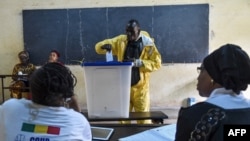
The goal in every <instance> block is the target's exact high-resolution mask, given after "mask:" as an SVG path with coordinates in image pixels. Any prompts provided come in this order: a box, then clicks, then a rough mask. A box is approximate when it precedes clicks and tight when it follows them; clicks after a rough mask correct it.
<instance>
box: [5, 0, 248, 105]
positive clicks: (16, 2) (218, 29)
mask: <svg viewBox="0 0 250 141" xmlns="http://www.w3.org/2000/svg"><path fill="white" fill-rule="evenodd" d="M201 3H208V4H209V8H210V13H209V51H210V52H211V51H213V50H215V49H216V48H218V47H219V46H221V45H223V44H226V43H234V44H238V45H240V46H241V47H242V48H243V49H245V50H246V51H247V52H248V53H249V54H250V47H249V44H250V40H249V37H250V28H249V25H250V19H249V15H250V1H248V0H140V1H135V0H119V1H118V0H109V1H107V0H106V1H105V0H74V1H73V0H46V1H42V0H1V1H0V21H1V22H0V50H1V51H0V67H1V69H0V74H11V72H12V68H13V66H14V65H15V64H16V63H17V62H18V61H19V60H18V58H17V54H18V52H19V51H21V50H23V49H24V43H23V25H22V10H23V9H62V8H90V7H91V8H92V7H123V6H152V5H183V4H201ZM141 24H147V23H141ZM100 30H102V29H100ZM44 55H47V54H44ZM199 65H200V64H199V63H177V64H175V63H170V64H163V66H162V68H161V69H160V70H158V71H156V72H153V73H152V75H151V81H150V93H151V107H152V109H154V108H163V109H164V108H179V107H180V105H181V104H182V102H183V100H184V99H185V98H187V97H195V98H196V100H197V101H202V100H204V98H201V97H199V95H198V93H197V91H196V83H197V76H198V73H197V71H196V67H197V66H199ZM68 67H69V68H70V69H71V70H72V72H73V73H74V74H75V75H76V77H77V78H78V84H77V86H76V88H75V93H76V94H77V95H78V101H79V103H80V105H81V107H83V108H86V93H85V84H84V76H83V69H82V68H81V66H68ZM10 81H11V80H10V79H6V84H8V83H10ZM247 92H248V91H247ZM5 93H6V95H5V96H6V97H7V98H9V91H8V90H5ZM248 93H249V92H248ZM0 101H1V99H0Z"/></svg>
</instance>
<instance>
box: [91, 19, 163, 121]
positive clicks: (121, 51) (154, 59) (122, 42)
mask: <svg viewBox="0 0 250 141" xmlns="http://www.w3.org/2000/svg"><path fill="white" fill-rule="evenodd" d="M95 50H96V52H97V53H98V54H105V53H106V52H107V51H111V50H112V53H113V55H116V56H117V61H119V62H126V61H132V62H134V66H133V67H132V73H131V90H130V112H131V111H135V112H147V111H149V110H150V96H149V78H150V73H151V72H153V71H156V70H158V69H159V68H160V67H161V55H160V53H159V52H158V50H157V48H156V46H155V44H154V41H153V39H152V38H150V36H149V34H148V33H147V32H146V31H140V25H139V23H138V21H137V20H134V19H132V20H130V21H129V22H128V24H127V26H126V35H125V34H122V35H118V36H116V37H114V38H111V39H105V40H103V41H100V42H98V43H97V44H96V45H95ZM123 123H130V122H125V121H124V122H123ZM137 123H138V124H150V123H151V120H138V121H137Z"/></svg>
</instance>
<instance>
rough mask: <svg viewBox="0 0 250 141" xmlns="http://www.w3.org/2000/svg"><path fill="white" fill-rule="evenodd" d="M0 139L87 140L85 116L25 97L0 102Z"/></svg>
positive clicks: (5, 140) (15, 140)
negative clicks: (36, 102)
mask: <svg viewBox="0 0 250 141" xmlns="http://www.w3.org/2000/svg"><path fill="white" fill-rule="evenodd" d="M0 139H1V141H91V140H92V134H91V129H90V124H89V122H88V121H87V119H86V118H85V117H84V116H83V115H82V114H81V113H78V112H76V111H74V110H73V109H67V108H65V107H48V106H42V105H38V104H35V103H33V102H32V101H30V100H26V99H9V100H7V101H5V102H4V103H3V104H2V105H0Z"/></svg>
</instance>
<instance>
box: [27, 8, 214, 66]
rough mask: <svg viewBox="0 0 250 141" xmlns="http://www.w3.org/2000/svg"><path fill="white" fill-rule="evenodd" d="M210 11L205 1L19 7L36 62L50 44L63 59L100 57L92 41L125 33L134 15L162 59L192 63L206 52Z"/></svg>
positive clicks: (70, 61) (67, 61)
mask: <svg viewBox="0 0 250 141" xmlns="http://www.w3.org/2000/svg"><path fill="white" fill-rule="evenodd" d="M208 17H209V5H208V4H193V5H164V6H141V7H105V8H78V9H41V10H23V33H24V45H25V49H26V50H28V51H29V52H30V59H31V61H32V62H33V63H34V64H36V65H41V64H44V62H46V61H47V59H48V54H49V52H50V50H52V49H56V50H58V51H60V53H61V58H60V59H61V61H62V62H64V63H65V64H78V63H77V62H76V61H74V60H82V59H83V58H84V60H85V61H86V62H96V61H104V60H105V55H98V54H96V52H95V49H94V46H95V44H96V43H97V42H98V41H101V40H103V39H106V38H112V37H114V36H116V35H119V34H124V33H125V26H126V23H127V22H128V21H129V20H130V19H132V18H133V19H137V20H138V21H139V22H140V24H141V28H142V30H146V31H148V32H149V33H150V35H151V36H152V37H153V38H154V40H155V43H156V46H157V48H158V50H159V51H160V53H161V55H162V61H163V63H184V62H185V63H195V62H201V61H202V59H203V58H204V57H205V56H206V55H207V54H208V46H209V44H208V32H209V21H208Z"/></svg>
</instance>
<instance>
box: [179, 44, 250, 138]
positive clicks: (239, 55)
mask: <svg viewBox="0 0 250 141" xmlns="http://www.w3.org/2000/svg"><path fill="white" fill-rule="evenodd" d="M197 69H198V70H199V71H200V73H199V76H198V84H197V90H198V92H199V95H200V96H202V97H207V100H206V101H204V102H200V103H197V104H195V105H193V106H191V107H187V108H181V109H180V111H179V115H178V120H177V128H176V136H175V141H188V140H190V141H202V140H203V141H223V140H224V138H223V135H224V132H225V131H226V129H225V128H224V126H225V125H229V124H234V125H242V124H248V125H250V101H249V99H247V98H246V97H245V96H244V95H243V93H242V91H244V90H246V89H247V87H248V84H250V59H249V56H248V55H247V53H246V52H245V51H244V50H242V49H241V48H240V47H239V46H237V45H233V44H226V45H223V46H222V47H220V48H219V49H217V50H215V51H214V52H212V53H211V54H210V55H208V56H207V57H206V58H205V59H204V60H203V63H202V65H201V66H200V67H198V68H197ZM224 129H225V131H224ZM225 140H226V139H225Z"/></svg>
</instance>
